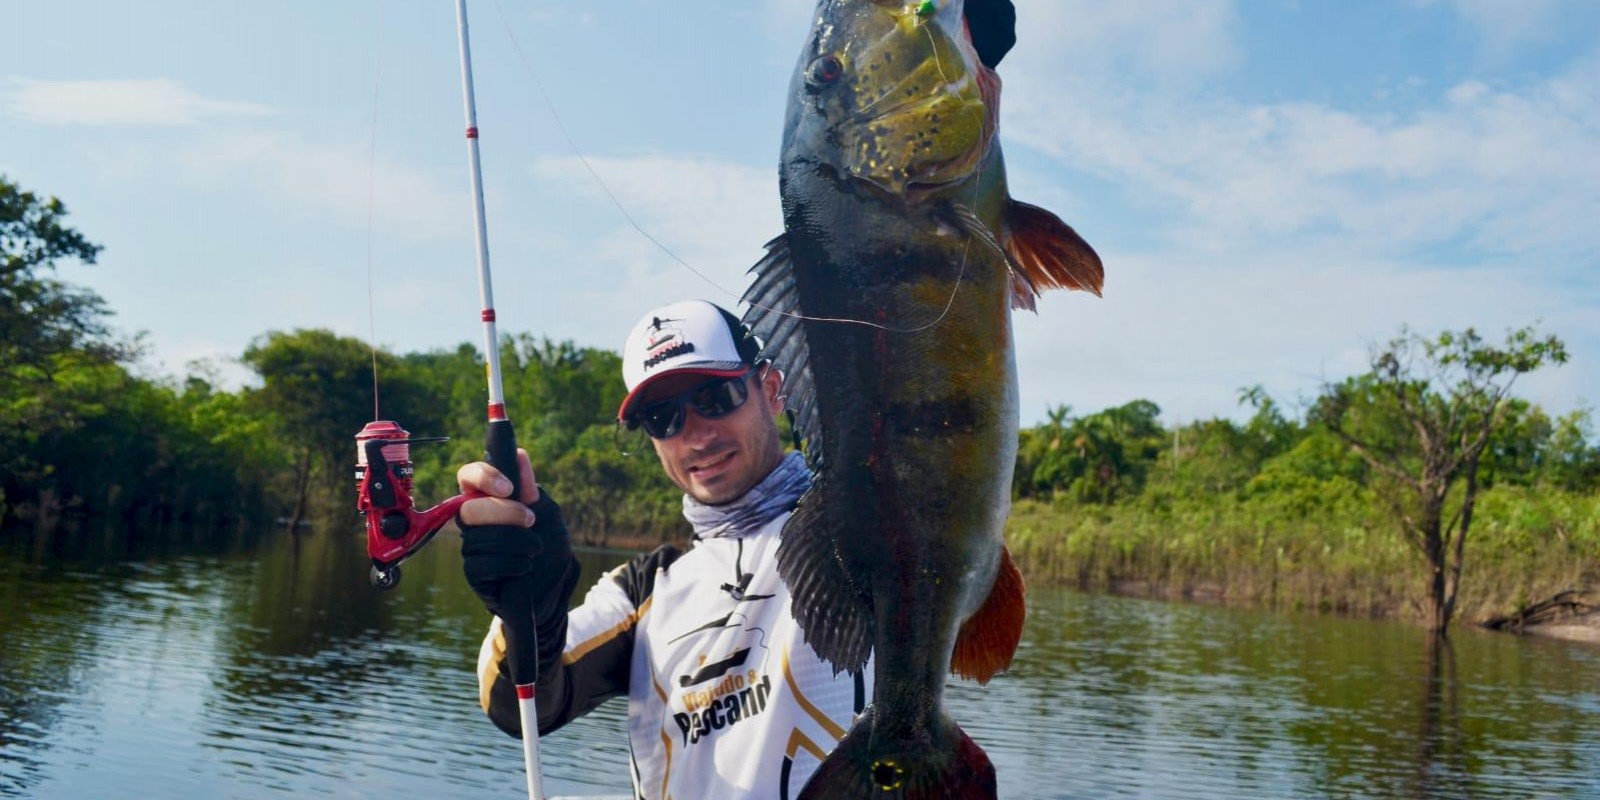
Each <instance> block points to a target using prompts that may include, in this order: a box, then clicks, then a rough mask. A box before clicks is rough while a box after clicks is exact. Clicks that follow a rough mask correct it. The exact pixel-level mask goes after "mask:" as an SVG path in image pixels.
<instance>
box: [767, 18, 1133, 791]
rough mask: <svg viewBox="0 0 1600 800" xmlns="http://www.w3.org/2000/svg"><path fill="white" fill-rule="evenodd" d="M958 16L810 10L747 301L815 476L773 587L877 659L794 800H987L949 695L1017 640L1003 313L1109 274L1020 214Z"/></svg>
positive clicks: (1067, 236) (985, 75)
mask: <svg viewBox="0 0 1600 800" xmlns="http://www.w3.org/2000/svg"><path fill="white" fill-rule="evenodd" d="M969 2H971V3H973V5H974V9H976V8H978V5H979V3H980V0H969ZM982 5H983V6H985V7H992V6H994V5H996V3H994V2H993V0H986V1H985V2H983V3H982ZM930 6H932V7H931V8H930ZM1006 9H1007V10H1009V4H1006ZM967 22H968V20H967V18H966V9H964V8H963V4H962V3H961V2H959V0H957V1H956V2H950V0H945V2H944V3H943V4H935V3H928V2H923V3H911V4H902V3H891V2H884V0H822V2H820V3H819V5H818V9H817V14H816V25H815V27H814V29H813V31H812V33H811V36H810V37H808V40H807V43H806V47H805V49H804V50H803V51H802V55H801V58H800V64H799V66H798V68H797V70H796V74H795V78H794V80H793V82H792V85H791V89H790V91H791V102H790V109H789V114H788V117H787V119H786V121H785V126H784V145H783V154H782V160H781V172H780V186H781V193H782V199H783V211H784V227H785V233H784V235H783V236H781V237H779V238H778V239H775V240H774V241H773V242H771V243H770V244H769V245H768V253H767V256H766V258H764V259H763V260H762V261H761V262H760V263H758V264H757V265H756V267H755V268H754V269H753V270H752V271H753V272H755V273H757V276H758V277H757V279H756V282H755V283H754V284H753V285H752V287H751V288H750V290H749V291H748V292H747V293H746V295H745V299H746V301H747V302H749V303H750V311H749V312H748V314H747V322H749V323H750V324H751V327H752V330H753V331H754V333H755V334H756V335H757V336H759V337H761V338H762V339H763V340H765V342H766V352H768V353H769V354H770V355H771V356H772V357H773V358H774V360H775V361H776V362H777V364H778V366H779V367H780V369H783V370H784V371H785V373H786V375H787V376H788V386H787V388H786V391H787V393H788V401H787V403H788V407H789V408H790V409H791V410H792V411H793V412H794V413H795V414H796V416H795V419H794V422H795V427H796V429H797V431H799V432H800V433H801V434H802V435H803V436H804V437H805V440H806V447H805V451H806V456H807V459H808V463H809V464H810V465H811V467H812V470H813V472H814V481H813V487H812V489H811V490H810V491H809V492H808V493H807V494H806V496H805V497H804V498H802V500H801V502H800V504H799V506H798V508H797V509H796V512H795V514H794V515H793V516H792V517H791V518H790V520H789V522H788V523H787V525H786V526H785V529H784V533H783V543H782V545H781V546H780V549H779V551H778V562H779V572H780V574H781V575H782V576H783V578H784V580H785V581H786V582H787V584H788V585H789V588H790V593H791V596H792V598H793V600H792V602H793V609H794V613H795V616H796V618H797V619H798V620H799V622H800V624H801V627H802V628H803V629H804V630H805V633H806V637H807V642H808V643H809V644H811V646H812V647H813V648H814V649H816V651H817V653H818V654H819V655H821V656H822V657H823V658H825V659H827V660H828V661H830V662H831V663H832V664H833V665H834V666H835V668H836V669H839V670H849V671H856V670H860V669H862V668H864V667H865V665H866V664H867V662H868V657H869V656H872V657H873V658H872V664H873V669H874V684H873V686H874V688H873V698H872V703H871V705H870V706H869V707H868V709H867V710H866V711H865V712H864V713H863V714H862V716H861V717H860V718H859V719H858V720H857V721H856V724H855V725H854V727H852V728H851V730H850V731H849V732H848V733H847V734H846V736H845V737H844V739H843V740H841V742H840V744H839V746H838V747H837V748H836V749H835V750H834V752H833V753H832V754H831V755H830V756H829V757H828V759H826V760H825V761H824V763H823V765H822V766H821V767H820V768H819V769H818V771H817V773H816V774H815V775H814V776H813V777H812V778H811V780H810V781H809V782H808V784H807V786H806V788H805V790H804V791H803V792H802V794H801V798H805V799H810V798H857V797H875V798H888V797H907V798H912V797H974V798H992V797H994V796H995V785H996V779H995V775H994V769H993V767H992V765H990V763H989V761H988V758H987V757H986V756H985V755H984V754H983V752H982V750H981V749H980V748H979V747H978V746H977V745H976V744H974V743H973V742H972V741H971V739H970V738H968V737H967V736H966V734H965V733H963V732H962V731H961V730H960V728H959V727H958V726H957V725H956V724H955V722H954V721H953V720H952V719H951V718H950V717H949V715H948V714H947V713H946V711H945V707H944V699H943V698H944V685H945V679H946V675H947V674H949V673H950V672H951V671H952V668H954V670H955V671H956V672H958V673H960V674H963V675H966V676H969V677H975V678H978V679H979V680H983V681H987V680H988V678H989V677H991V676H992V675H993V674H995V672H997V671H998V670H1000V669H1003V668H1004V666H1005V665H1007V664H1009V662H1010V659H1011V655H1012V653H1013V652H1014V651H1015V648H1016V645H1017V642H1018V640H1019V639H1020V636H1021V625H1022V619H1023V615H1024V610H1023V596H1022V582H1021V576H1020V575H1018V574H1017V572H1016V568H1015V566H1013V565H1012V564H1011V562H1010V558H1009V555H1008V554H1006V552H1005V549H1004V540H1003V538H1002V533H1001V530H1002V526H1003V524H1004V522H1005V519H1006V516H1007V514H1008V512H1009V510H1010V486H1011V474H1012V469H1013V467H1014V464H1015V460H1016V449H1017V427H1018V410H1017V406H1018V404H1017V378H1016V364H1015V358H1014V352H1013V346H1012V327H1011V313H1010V312H1011V308H1012V307H1013V305H1020V306H1024V307H1030V308H1031V307H1032V298H1033V295H1034V293H1035V292H1036V291H1037V290H1039V289H1040V288H1042V287H1046V286H1053V285H1068V286H1075V287H1078V288H1085V289H1090V290H1093V291H1098V289H1099V283H1100V275H1101V269H1100V263H1099V259H1098V257H1096V256H1095V255H1094V253H1093V250H1092V249H1090V248H1089V246H1088V245H1087V244H1085V243H1083V241H1082V239H1080V238H1078V237H1077V235H1076V234H1075V233H1073V232H1072V230H1071V229H1070V228H1068V227H1067V226H1066V225H1065V224H1064V223H1061V222H1060V221H1059V220H1057V219H1055V217H1054V216H1053V215H1050V214H1049V212H1045V211H1043V210H1042V209H1037V208H1034V207H1031V206H1026V205H1025V204H1020V203H1016V202H1015V201H1012V200H1011V199H1010V197H1009V194H1008V192H1007V189H1006V184H1005V169H1004V160H1003V157H1002V155H1001V152H1000V148H999V145H998V142H997V141H996V138H995V134H996V128H997V120H998V102H999V78H998V77H997V76H996V75H995V74H994V72H993V71H992V70H990V69H989V67H987V66H985V65H984V63H983V60H982V59H981V58H980V55H979V53H978V52H977V50H976V49H975V48H974V45H973V42H972V39H971V37H970V35H969V34H968V32H967ZM985 22H992V20H990V19H989V18H987V17H986V18H985ZM991 27H993V26H992V25H991Z"/></svg>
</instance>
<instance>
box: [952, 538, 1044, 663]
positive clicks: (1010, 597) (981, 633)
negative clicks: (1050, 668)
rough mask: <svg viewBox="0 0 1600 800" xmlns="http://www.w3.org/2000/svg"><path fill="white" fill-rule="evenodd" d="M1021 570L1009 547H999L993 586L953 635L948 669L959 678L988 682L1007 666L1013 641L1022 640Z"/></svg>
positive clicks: (1025, 613) (1024, 610) (1024, 606)
mask: <svg viewBox="0 0 1600 800" xmlns="http://www.w3.org/2000/svg"><path fill="white" fill-rule="evenodd" d="M1025 595H1026V591H1025V589H1024V587H1023V583H1022V573H1021V572H1019V571H1018V570H1017V565H1016V564H1015V563H1013V562H1012V560H1011V551H1010V550H1008V549H1002V550H1001V551H1000V569H998V570H996V572H995V576H994V588H992V589H990V590H989V599H988V600H985V601H983V607H982V608H979V609H978V612H977V613H976V614H973V615H972V616H971V617H970V618H968V619H967V621H966V622H964V623H962V624H961V632H960V633H958V634H957V635H956V649H955V652H954V653H952V654H951V657H950V671H951V672H954V673H955V674H957V675H960V676H961V677H963V678H968V679H977V681H978V683H988V682H989V679H990V678H993V677H994V676H995V673H998V672H1000V671H1002V670H1004V669H1005V668H1007V667H1009V666H1011V657H1012V656H1013V655H1016V652H1017V643H1018V642H1021V641H1022V623H1023V620H1025V619H1027V616H1028V608H1027V603H1026V602H1025V600H1024V598H1025Z"/></svg>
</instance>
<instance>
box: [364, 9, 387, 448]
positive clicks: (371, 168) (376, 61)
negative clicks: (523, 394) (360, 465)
mask: <svg viewBox="0 0 1600 800" xmlns="http://www.w3.org/2000/svg"><path fill="white" fill-rule="evenodd" d="M377 6H378V25H377V28H378V41H377V44H376V45H375V46H374V47H373V57H372V130H371V133H370V134H369V136H368V139H367V348H368V349H369V350H371V351H372V419H373V420H374V421H376V420H379V419H382V418H383V417H382V416H381V415H380V414H379V412H378V315H377V312H376V311H375V310H374V304H373V301H372V207H373V202H374V201H373V197H374V190H373V186H374V184H375V183H376V180H377V179H376V175H377V172H378V97H379V93H378V90H379V88H380V87H381V86H382V78H383V0H378V2H377Z"/></svg>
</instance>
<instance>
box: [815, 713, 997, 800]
mask: <svg viewBox="0 0 1600 800" xmlns="http://www.w3.org/2000/svg"><path fill="white" fill-rule="evenodd" d="M876 711H877V708H876V707H872V706H869V707H868V708H867V710H866V711H865V712H864V713H863V714H862V715H861V716H860V717H859V718H858V719H857V720H856V724H855V725H853V726H851V728H850V731H849V732H848V733H846V734H845V736H844V738H843V739H841V740H840V741H839V746H838V747H836V748H834V750H833V752H832V753H829V754H828V757H827V758H826V759H824V760H823V762H822V765H821V766H819V767H817V771H816V772H815V773H812V775H811V779H810V780H808V781H806V786H805V788H804V789H802V790H801V791H800V796H799V798H798V800H866V799H867V798H872V799H873V800H891V799H892V800H936V799H937V800H995V797H996V795H995V791H996V789H995V776H994V765H993V764H991V763H989V756H988V755H986V754H984V752H983V748H981V747H979V746H978V744H977V742H974V741H972V738H971V737H969V736H967V734H966V732H965V731H963V730H961V728H959V727H957V726H956V723H955V720H952V719H950V718H949V717H948V716H945V715H944V714H943V713H942V712H941V713H939V715H938V717H937V718H936V719H935V721H934V722H933V723H932V724H931V725H930V726H929V727H927V728H925V729H922V730H916V731H915V734H914V737H905V736H895V735H892V734H889V735H886V734H885V732H882V731H877V730H875V728H876V727H877V721H876V716H875V713H876ZM902 730H906V731H911V730H913V729H911V728H904V729H902Z"/></svg>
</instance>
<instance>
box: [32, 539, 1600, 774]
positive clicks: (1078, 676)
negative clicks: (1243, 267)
mask: <svg viewBox="0 0 1600 800" xmlns="http://www.w3.org/2000/svg"><path fill="white" fill-rule="evenodd" d="M363 557H364V553H363V552H362V546H361V540H360V539H359V537H357V536H355V535H348V536H346V535H326V534H314V535H308V536H303V537H300V538H299V539H298V541H296V540H295V539H291V538H290V537H287V536H285V535H282V534H276V533H274V534H268V535H265V536H253V535H251V534H249V533H248V532H235V531H230V532H227V533H226V535H223V536H221V537H216V538H209V539H208V538H205V537H201V536H198V535H195V534H193V533H192V532H177V533H172V534H160V535H155V534H148V533H147V534H145V535H143V536H121V537H119V535H117V534H116V533H115V532H107V531H105V530H93V531H87V532H72V533H67V534H61V535H58V536H53V537H41V536H35V535H33V534H31V533H30V534H27V535H18V534H14V533H4V534H0V609H3V612H0V795H3V796H25V797H38V798H77V797H97V796H106V795H107V794H108V791H109V792H110V793H111V794H115V795H117V796H129V797H143V796H160V797H176V798H191V797H192V798H211V797H219V796H226V797H237V798H262V797H272V796H281V795H295V796H299V795H333V796H339V797H373V798H378V797H385V798H386V797H388V796H391V795H396V794H401V795H409V796H425V797H441V798H447V797H478V796H482V795H485V794H489V793H504V794H505V795H506V796H508V797H509V796H516V794H517V793H518V792H519V791H520V777H519V773H518V765H519V763H520V755H519V750H518V748H517V745H516V742H515V741H513V740H511V739H509V738H507V737H505V736H503V735H502V734H500V733H499V732H498V731H496V730H494V729H493V727H492V726H490V725H489V724H488V723H487V722H486V721H485V720H484V719H483V717H482V714H481V713H480V712H479V710H478V708H477V698H476V687H475V681H474V678H473V676H472V669H473V661H474V658H475V654H476V650H477V643H478V638H479V636H480V635H481V632H482V630H483V627H484V624H485V623H486V621H487V615H486V614H485V612H484V611H483V609H482V608H481V607H480V606H479V605H478V603H477V600H476V599H475V598H474V597H473V596H472V594H471V592H470V591H469V590H467V588H466V587H465V585H464V584H463V582H462V581H461V579H460V577H459V569H460V563H459V557H458V555H457V543H456V542H455V540H452V539H447V538H442V539H441V540H440V541H439V542H438V543H436V544H435V545H434V546H432V547H430V548H429V549H428V550H427V551H425V552H424V554H423V555H422V556H420V557H419V558H417V559H414V560H413V561H412V562H410V563H408V564H407V575H406V578H405V580H404V582H402V584H401V586H400V587H399V588H398V589H397V590H395V591H394V592H391V593H379V592H376V591H374V590H372V589H371V588H369V587H368V585H367V583H366V577H365V575H366V569H365V566H364V563H363ZM621 557H622V556H620V555H618V554H595V553H588V554H584V559H585V560H586V566H585V573H586V575H587V578H586V581H592V580H593V579H595V578H597V577H598V576H599V575H600V574H602V573H603V572H604V570H605V569H606V568H608V567H609V566H610V565H612V564H614V563H615V562H616V561H617V560H619V559H620V558H621ZM1031 606H1032V607H1031V615H1030V619H1029V623H1028V629H1027V633H1026V636H1025V638H1024V641H1023V645H1022V650H1021V652H1020V653H1019V654H1018V660H1017V663H1016V666H1015V668H1014V670H1013V671H1012V672H1011V673H1010V674H1007V675H1003V676H1000V677H998V678H997V679H996V680H995V681H994V682H993V683H992V684H991V685H990V686H989V687H987V688H984V689H979V688H977V687H975V686H972V685H968V684H955V685H953V686H952V688H951V693H950V701H951V708H952V713H953V714H954V715H955V716H956V718H957V719H958V720H959V721H960V722H961V723H962V725H963V726H964V727H966V728H967V730H968V731H969V732H971V733H972V735H973V737H974V738H975V739H977V740H978V741H979V742H980V743H981V744H982V745H983V746H984V747H985V748H986V749H987V750H988V752H989V753H990V755H991V757H992V758H993V759H994V761H995V763H996V765H997V767H998V769H999V774H1000V779H1001V786H1002V796H1004V797H1007V798H1061V797H1083V798H1109V797H1126V796H1136V797H1175V798H1176V797H1184V798H1190V797H1199V798H1233V797H1238V796H1252V797H1255V796H1259V797H1306V798H1311V797H1329V796H1334V797H1440V798H1456V797H1467V796H1471V797H1484V798H1495V797H1529V796H1536V797H1596V796H1600V778H1597V777H1596V774H1595V770H1594V769H1593V765H1594V764H1595V763H1600V744H1597V742H1600V739H1597V737H1595V736H1594V735H1593V734H1592V732H1593V731H1594V730H1595V729H1596V727H1597V723H1600V689H1597V687H1600V650H1597V649H1595V648H1593V647H1588V646H1584V645H1575V644H1568V643H1562V642H1549V641H1542V640H1520V639H1514V638H1511V637H1507V636H1502V635H1485V634H1480V633H1478V632H1476V631H1472V630H1465V629H1464V630H1461V631H1459V632H1458V633H1457V634H1456V635H1455V636H1454V638H1453V640H1452V641H1451V642H1450V643H1448V644H1447V645H1445V646H1436V645H1435V644H1434V642H1433V638H1432V637H1431V636H1428V635H1427V634H1426V633H1424V632H1422V631H1419V630H1416V629H1414V628H1411V627H1408V626H1401V625H1390V624H1381V623H1371V622H1364V621H1353V620H1337V619H1327V618H1322V617H1310V616H1307V617H1297V616H1288V615H1274V614H1263V613H1256V612H1249V611H1238V610H1229V609H1218V608H1205V607H1199V606H1184V605H1169V604H1163V603H1156V602H1149V601H1140V600H1128V599H1120V598H1108V597H1089V596H1083V595H1077V594H1071V593H1066V592H1055V591H1048V590H1043V589H1037V588H1036V589H1034V590H1033V593H1032V597H1031ZM623 713H624V706H623V704H621V703H620V702H613V703H611V704H608V705H606V706H604V707H602V708H601V709H600V710H599V711H598V712H597V713H596V714H594V715H592V716H591V717H589V718H586V719H584V720H581V721H579V722H578V723H575V724H574V725H573V726H571V727H570V728H568V729H567V730H564V731H562V732H560V733H559V734H557V735H555V736H552V737H549V738H548V739H547V740H546V741H545V742H544V743H543V751H544V756H545V766H546V771H547V779H548V783H549V785H550V786H552V787H553V788H554V789H555V790H556V791H559V792H567V793H583V792H588V793H596V792H597V791H598V790H599V789H625V788H626V787H627V785H628V782H627V754H626V739H625V736H624V733H623V728H622V715H623Z"/></svg>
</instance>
